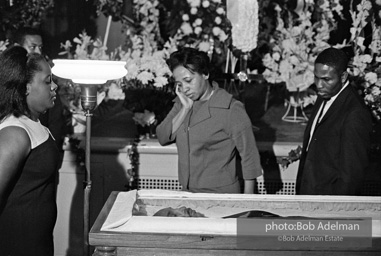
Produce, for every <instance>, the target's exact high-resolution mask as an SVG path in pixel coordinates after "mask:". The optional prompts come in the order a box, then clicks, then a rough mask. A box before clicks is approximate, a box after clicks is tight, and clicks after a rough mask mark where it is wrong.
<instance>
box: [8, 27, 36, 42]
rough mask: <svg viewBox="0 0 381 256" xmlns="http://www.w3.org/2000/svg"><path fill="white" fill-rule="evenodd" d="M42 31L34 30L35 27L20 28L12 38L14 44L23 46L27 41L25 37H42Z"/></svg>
mask: <svg viewBox="0 0 381 256" xmlns="http://www.w3.org/2000/svg"><path fill="white" fill-rule="evenodd" d="M41 34H42V33H41V31H40V30H39V29H37V28H33V27H22V28H19V29H18V30H16V32H15V33H14V35H13V37H12V42H13V43H14V44H15V43H17V44H19V45H22V44H23V43H24V40H25V36H27V35H31V36H41V37H42V35H41Z"/></svg>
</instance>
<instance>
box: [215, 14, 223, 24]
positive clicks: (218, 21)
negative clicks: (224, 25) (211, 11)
mask: <svg viewBox="0 0 381 256" xmlns="http://www.w3.org/2000/svg"><path fill="white" fill-rule="evenodd" d="M214 22H215V23H216V24H217V25H220V24H221V22H222V19H221V18H220V17H218V16H217V17H216V18H215V19H214Z"/></svg>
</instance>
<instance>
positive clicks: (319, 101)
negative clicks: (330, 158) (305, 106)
mask: <svg viewBox="0 0 381 256" xmlns="http://www.w3.org/2000/svg"><path fill="white" fill-rule="evenodd" d="M321 104H323V99H322V98H320V97H318V99H317V100H316V103H315V107H314V109H313V111H312V113H311V116H310V121H309V122H308V123H307V126H306V130H305V132H304V140H303V141H304V143H303V144H304V145H303V148H306V146H307V144H308V141H309V140H310V133H311V128H312V123H313V122H314V119H315V118H316V115H317V114H318V112H319V109H320V106H321Z"/></svg>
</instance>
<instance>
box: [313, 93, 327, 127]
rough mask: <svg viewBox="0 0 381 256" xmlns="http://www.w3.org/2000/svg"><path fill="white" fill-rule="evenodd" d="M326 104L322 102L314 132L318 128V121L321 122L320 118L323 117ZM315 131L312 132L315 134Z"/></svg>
mask: <svg viewBox="0 0 381 256" xmlns="http://www.w3.org/2000/svg"><path fill="white" fill-rule="evenodd" d="M326 103H327V101H326V100H324V101H323V105H322V106H321V109H320V113H319V116H318V118H317V120H316V124H315V130H316V127H317V126H318V124H319V123H320V121H321V118H322V116H323V113H324V108H325V104H326ZM315 130H314V132H315Z"/></svg>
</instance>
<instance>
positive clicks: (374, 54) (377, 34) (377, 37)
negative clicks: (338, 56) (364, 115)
mask: <svg viewBox="0 0 381 256" xmlns="http://www.w3.org/2000/svg"><path fill="white" fill-rule="evenodd" d="M350 14H351V18H352V27H351V29H350V33H351V38H350V40H349V42H350V43H349V44H347V43H346V41H344V42H343V44H342V45H340V46H341V47H344V46H350V47H352V49H353V54H354V56H353V59H352V61H351V64H350V68H349V70H348V71H349V74H350V79H351V81H352V82H353V83H354V85H356V86H358V85H360V86H361V87H362V88H363V96H364V100H365V103H366V104H367V105H368V106H369V107H370V109H371V111H372V113H373V116H374V117H375V118H376V119H377V120H381V25H380V24H381V1H380V0H377V1H375V2H374V5H372V2H371V1H369V0H362V1H361V2H360V3H359V4H358V5H357V6H356V9H355V10H354V8H353V5H351V9H350ZM366 27H369V28H370V31H371V33H367V32H366V31H365V29H366ZM367 40H370V42H366V41H367Z"/></svg>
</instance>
